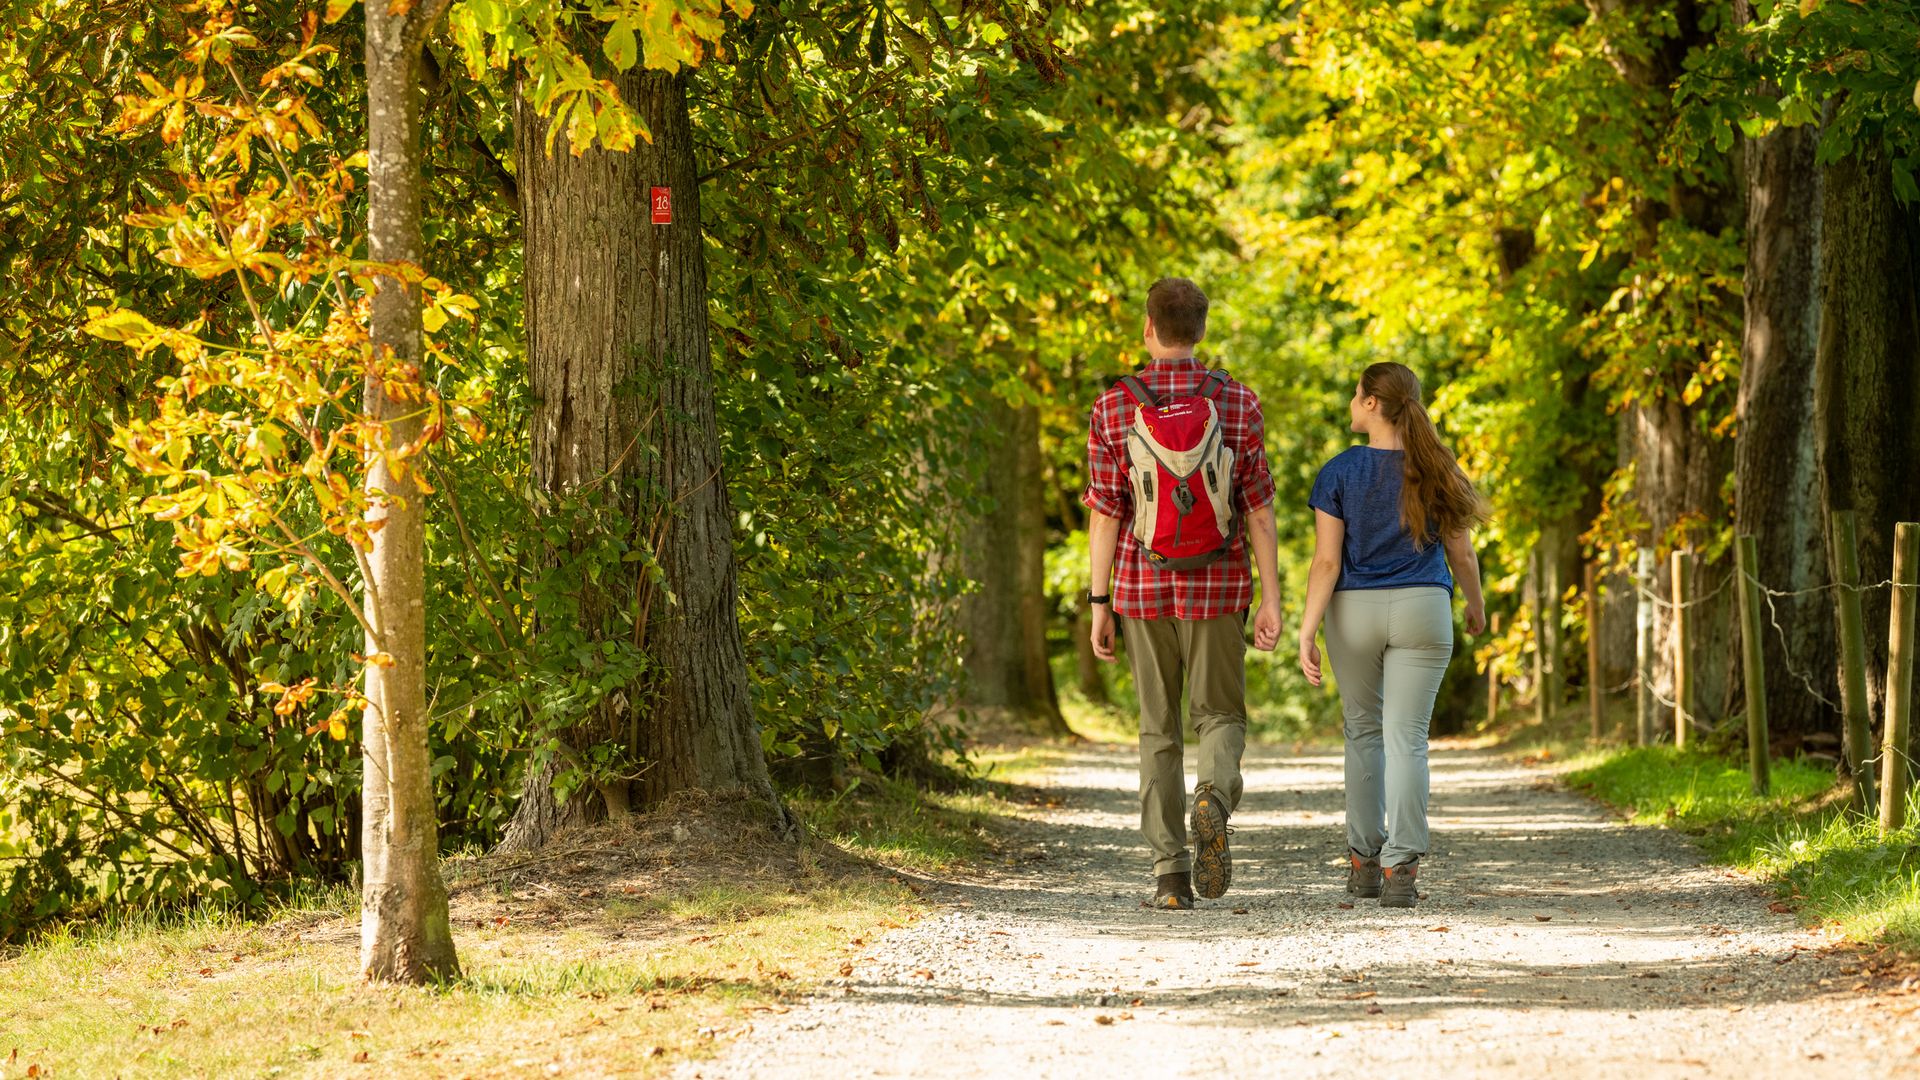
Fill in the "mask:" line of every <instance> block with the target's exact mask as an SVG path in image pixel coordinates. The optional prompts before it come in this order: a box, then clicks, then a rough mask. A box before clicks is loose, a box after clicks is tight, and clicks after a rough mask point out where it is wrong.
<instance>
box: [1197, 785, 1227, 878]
mask: <svg viewBox="0 0 1920 1080" xmlns="http://www.w3.org/2000/svg"><path fill="white" fill-rule="evenodd" d="M1193 848H1194V855H1193V891H1194V892H1195V893H1196V894H1197V895H1199V896H1201V897H1204V898H1205V899H1208V900H1215V899H1218V898H1219V897H1221V896H1224V895H1226V891H1227V886H1228V885H1230V884H1232V883H1233V853H1232V852H1231V851H1229V850H1227V812H1226V808H1225V807H1222V806H1221V805H1220V795H1219V793H1218V792H1216V791H1214V790H1212V789H1211V788H1209V789H1207V790H1205V791H1202V792H1200V793H1198V794H1196V795H1195V796H1194V797H1193Z"/></svg>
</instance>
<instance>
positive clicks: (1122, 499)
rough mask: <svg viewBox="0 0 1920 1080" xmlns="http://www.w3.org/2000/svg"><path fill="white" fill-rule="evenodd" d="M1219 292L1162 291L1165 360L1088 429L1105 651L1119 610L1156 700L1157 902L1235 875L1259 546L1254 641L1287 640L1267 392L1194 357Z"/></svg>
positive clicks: (1151, 743) (1159, 329)
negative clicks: (1235, 816)
mask: <svg viewBox="0 0 1920 1080" xmlns="http://www.w3.org/2000/svg"><path fill="white" fill-rule="evenodd" d="M1206 331H1207V297H1206V295H1205V294H1204V293H1202V292H1201V291H1200V289H1199V287H1198V286H1196V285H1194V283H1193V282H1191V281H1189V280H1187V279H1186V278H1162V279H1160V280H1159V281H1156V282H1154V283H1153V287H1152V288H1150V289H1148V290H1147V320H1146V326H1145V329H1144V330H1143V332H1142V338H1143V340H1144V342H1145V344H1146V347H1147V353H1148V355H1149V356H1150V357H1151V360H1150V362H1149V363H1148V365H1147V366H1146V368H1144V369H1143V370H1141V371H1140V372H1138V373H1137V374H1135V375H1131V376H1128V377H1126V378H1124V379H1122V380H1121V381H1120V382H1119V383H1116V384H1115V385H1114V386H1113V387H1111V388H1110V389H1108V390H1107V391H1106V392H1105V393H1104V394H1102V395H1100V399H1099V400H1098V401H1097V402H1095V403H1094V406H1093V416H1092V421H1091V423H1090V425H1089V431H1088V434H1087V477H1088V482H1087V491H1086V495H1085V496H1084V499H1083V501H1084V502H1085V503H1086V505H1087V508H1088V509H1089V510H1090V511H1091V512H1092V520H1091V523H1090V525H1089V529H1088V537H1089V540H1090V547H1091V549H1092V563H1093V566H1092V570H1093V576H1092V584H1093V588H1092V595H1091V596H1090V597H1089V601H1090V606H1091V608H1092V617H1093V651H1094V654H1095V655H1096V656H1098V657H1100V659H1102V660H1108V661H1111V660H1112V659H1113V658H1114V654H1113V634H1114V623H1115V618H1116V617H1118V619H1119V620H1120V625H1121V629H1122V633H1123V634H1124V635H1125V638H1126V644H1127V660H1128V663H1129V664H1130V666H1131V667H1132V670H1133V681H1134V688H1135V690H1136V691H1137V692H1138V694H1139V697H1140V831H1141V832H1142V833H1143V834H1144V835H1145V836H1146V840H1147V846H1148V847H1149V848H1151V849H1152V851H1153V872H1154V875H1155V879H1156V888H1155V891H1154V898H1153V906H1154V907H1158V908H1166V909H1169V910H1175V911H1187V910H1191V909H1192V908H1193V897H1194V894H1195V892H1198V893H1199V895H1200V896H1202V897H1206V898H1207V899H1213V898H1216V897H1218V896H1220V895H1222V894H1223V893H1225V892H1226V891H1227V885H1228V884H1229V882H1230V881H1231V879H1232V876H1233V860H1232V855H1231V853H1230V851H1229V850H1228V847H1227V818H1228V817H1229V816H1230V815H1231V814H1232V813H1233V811H1234V808H1235V807H1236V806H1238V805H1239V802H1240V792H1241V780H1240V757H1241V754H1242V752H1243V751H1244V750H1245V748H1246V739H1247V708H1246V637H1245V632H1246V621H1247V609H1248V607H1249V605H1250V604H1251V603H1252V601H1253V577H1252V574H1251V572H1250V568H1249V567H1248V560H1247V546H1248V544H1249V543H1251V545H1252V547H1253V554H1254V558H1255V559H1256V560H1257V561H1258V562H1259V564H1260V580H1261V584H1262V586H1263V588H1262V590H1261V592H1262V596H1261V601H1260V609H1259V611H1258V612H1257V613H1255V615H1254V619H1253V631H1254V634H1253V637H1254V642H1253V643H1254V647H1255V648H1258V649H1262V650H1271V649H1272V648H1273V647H1274V645H1275V644H1276V643H1277V642H1278V641H1279V640H1280V592H1281V590H1280V587H1279V577H1278V569H1277V568H1278V559H1277V556H1276V543H1275V533H1274V520H1273V494H1274V492H1273V477H1272V475H1271V474H1270V473H1269V472H1268V471H1267V455H1266V449H1265V446H1264V438H1265V428H1264V425H1263V423H1262V421H1261V417H1260V401H1259V398H1257V397H1256V396H1255V395H1254V393H1253V391H1251V390H1249V389H1247V388H1246V387H1244V386H1241V385H1240V384H1239V383H1236V382H1234V381H1233V380H1231V379H1229V378H1228V377H1227V376H1226V373H1225V372H1221V371H1209V370H1207V369H1206V368H1204V367H1202V366H1201V365H1200V363H1199V362H1198V361H1197V360H1195V359H1194V355H1193V351H1194V346H1196V345H1198V344H1199V343H1200V341H1201V339H1202V338H1204V337H1205V336H1206ZM1183 685H1184V687H1185V689H1186V690H1187V694H1188V699H1189V710H1190V712H1191V713H1192V716H1193V726H1194V730H1195V732H1196V733H1197V734H1198V735H1199V740H1200V746H1199V762H1198V772H1199V782H1198V783H1197V785H1196V786H1195V788H1194V792H1193V807H1192V839H1193V847H1194V853H1193V855H1192V857H1189V854H1188V850H1187V839H1188V829H1187V820H1186V819H1187V792H1186V774H1185V770H1184V763H1183V760H1182V758H1183V751H1182V740H1181V724H1180V694H1181V690H1182V687H1183Z"/></svg>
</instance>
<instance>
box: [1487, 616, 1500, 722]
mask: <svg viewBox="0 0 1920 1080" xmlns="http://www.w3.org/2000/svg"><path fill="white" fill-rule="evenodd" d="M1489 629H1490V630H1491V632H1492V636H1493V639H1494V640H1495V641H1498V640H1499V639H1500V614H1499V612H1495V613H1494V616H1493V622H1492V623H1491V624H1490V625H1489ZM1499 660H1500V658H1499V657H1498V656H1489V657H1487V726H1488V727H1489V728H1491V727H1492V726H1493V725H1494V724H1495V723H1497V722H1498V721H1499V719H1500V673H1499V672H1498V671H1496V670H1494V664H1496V663H1498V662H1499Z"/></svg>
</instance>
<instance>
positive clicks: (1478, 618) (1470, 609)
mask: <svg viewBox="0 0 1920 1080" xmlns="http://www.w3.org/2000/svg"><path fill="white" fill-rule="evenodd" d="M1466 623H1467V633H1468V635H1470V636H1472V637H1479V636H1480V632H1481V631H1482V630H1485V629H1486V628H1487V605H1486V602H1485V601H1475V602H1473V603H1470V604H1468V605H1467V613H1466Z"/></svg>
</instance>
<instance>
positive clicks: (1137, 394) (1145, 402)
mask: <svg viewBox="0 0 1920 1080" xmlns="http://www.w3.org/2000/svg"><path fill="white" fill-rule="evenodd" d="M1120 385H1121V386H1122V387H1123V388H1124V389H1125V390H1126V391H1127V393H1128V394H1129V395H1130V396H1132V398H1133V400H1134V401H1135V402H1136V403H1138V404H1140V405H1142V406H1144V407H1146V408H1149V409H1157V408H1159V407H1160V399H1159V398H1157V397H1154V396H1153V391H1151V390H1149V389H1147V384H1146V383H1143V382H1141V381H1140V380H1139V379H1136V378H1134V377H1133V376H1131V375H1124V376H1121V378H1120Z"/></svg>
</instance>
